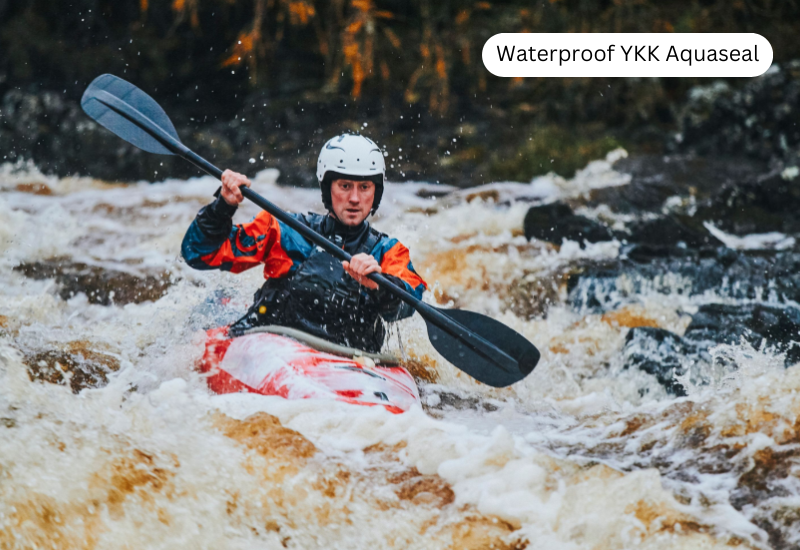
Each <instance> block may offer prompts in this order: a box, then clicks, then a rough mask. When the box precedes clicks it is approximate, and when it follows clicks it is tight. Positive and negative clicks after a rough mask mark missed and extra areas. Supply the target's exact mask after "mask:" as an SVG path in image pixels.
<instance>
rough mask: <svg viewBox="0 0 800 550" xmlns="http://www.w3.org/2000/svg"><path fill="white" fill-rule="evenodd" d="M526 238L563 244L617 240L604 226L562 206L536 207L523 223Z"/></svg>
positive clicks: (529, 212) (526, 215) (566, 206)
mask: <svg viewBox="0 0 800 550" xmlns="http://www.w3.org/2000/svg"><path fill="white" fill-rule="evenodd" d="M523 225H524V230H525V238H527V239H528V240H531V239H534V238H535V239H538V240H540V241H548V242H552V243H555V244H561V242H562V241H563V240H564V239H568V240H570V241H576V242H578V243H581V245H583V242H584V241H588V242H592V243H595V242H600V241H610V240H612V239H613V235H612V234H611V231H610V230H609V229H608V228H607V227H606V226H605V225H603V224H602V223H599V222H596V221H594V220H590V219H589V218H586V217H584V216H578V215H575V214H574V213H573V212H572V209H571V208H570V207H569V206H568V205H566V204H564V203H561V202H554V203H551V204H545V205H542V206H533V207H531V208H530V209H529V210H528V213H527V214H525V221H524V222H523Z"/></svg>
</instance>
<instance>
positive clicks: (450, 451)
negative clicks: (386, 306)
mask: <svg viewBox="0 0 800 550" xmlns="http://www.w3.org/2000/svg"><path fill="white" fill-rule="evenodd" d="M613 154H614V155H619V153H613ZM611 160H613V159H610V160H608V161H598V162H597V163H593V164H592V165H590V167H587V170H586V171H584V172H579V173H578V174H577V175H576V177H575V178H574V179H573V180H563V179H561V178H557V177H549V179H548V178H537V180H535V181H534V182H533V183H532V184H531V185H527V186H526V185H520V184H494V185H493V186H486V187H485V188H478V189H471V190H468V191H458V192H453V193H451V194H450V195H448V196H446V197H442V198H438V199H436V198H430V197H431V196H433V195H435V194H436V193H432V191H436V190H441V188H439V187H436V186H432V185H428V184H424V183H411V184H394V185H391V184H389V185H387V191H386V196H387V198H388V199H389V200H386V201H384V205H383V206H382V207H381V208H382V210H381V213H380V217H379V218H378V219H377V220H376V221H375V224H376V226H377V227H378V228H379V229H380V230H381V231H384V232H386V233H388V234H390V235H392V236H396V237H397V238H399V239H400V240H401V241H402V242H403V243H404V244H406V245H407V246H408V247H409V248H410V249H411V252H412V259H413V261H414V264H415V266H416V267H417V269H418V271H419V272H420V273H421V274H422V275H423V277H424V278H425V279H426V280H427V281H428V282H429V284H430V290H431V291H430V292H429V293H428V294H427V298H426V299H428V300H430V301H435V302H437V303H439V304H442V305H447V304H450V305H454V306H456V307H463V308H468V309H473V310H476V311H481V312H485V313H487V314H490V315H492V316H495V317H496V318H498V319H499V320H501V321H503V322H504V323H506V324H508V325H509V326H511V327H512V328H514V329H515V330H517V331H519V332H520V333H522V334H524V335H525V336H526V337H528V338H529V339H530V340H531V341H532V342H534V343H535V344H536V345H537V346H538V347H539V349H540V350H541V351H542V359H541V362H540V364H539V366H538V367H537V368H536V370H535V371H534V373H533V374H532V375H531V376H529V377H528V378H527V379H526V380H524V381H523V382H521V383H519V384H516V385H515V386H513V387H511V388H505V389H492V388H488V387H485V386H482V385H480V384H478V383H476V382H474V381H473V380H471V379H469V378H468V377H467V376H465V375H464V374H462V373H460V371H458V370H457V369H455V368H453V367H452V366H451V365H449V364H447V363H446V362H445V361H444V360H442V359H441V358H440V357H439V356H438V355H437V354H436V352H435V351H434V350H433V348H432V346H431V345H430V344H429V342H428V341H427V337H426V334H425V329H424V323H423V322H422V321H421V319H419V318H418V317H414V318H411V319H409V320H406V321H403V322H401V323H399V324H398V325H397V326H396V327H393V329H392V333H391V337H390V338H389V343H388V346H389V347H390V348H391V349H392V351H395V352H396V353H400V354H402V355H403V356H404V357H406V358H407V359H408V361H409V368H410V369H411V370H412V372H413V373H414V374H415V375H416V376H417V377H418V381H419V384H420V392H421V394H422V396H423V402H424V410H423V409H419V408H416V409H413V410H411V411H410V412H408V413H405V414H402V415H392V414H390V413H388V412H386V411H385V410H383V409H373V408H366V407H357V406H350V405H346V404H342V403H336V402H327V401H315V400H306V401H286V400H284V399H281V398H278V397H264V396H256V395H243V394H235V395H224V396H215V395H212V394H211V393H210V392H209V391H208V389H207V387H206V385H205V382H204V380H203V378H202V376H201V375H200V374H199V373H198V372H197V371H196V370H195V367H194V365H195V362H196V361H197V359H198V358H199V357H200V355H201V354H202V347H203V332H202V329H203V328H207V327H210V326H214V325H215V324H222V323H225V322H230V321H231V320H232V319H233V318H235V317H236V315H237V314H239V313H240V312H241V311H242V310H243V309H244V308H245V307H246V305H247V304H248V301H249V299H250V296H251V294H252V292H253V291H255V289H257V288H258V286H259V285H260V281H261V280H262V276H261V273H260V272H259V270H257V269H255V270H251V271H248V272H246V273H243V274H240V275H232V274H228V273H216V272H198V271H194V270H192V269H190V268H188V266H186V265H185V264H184V263H183V262H182V260H180V258H179V250H180V242H181V239H182V237H183V234H184V232H185V230H186V228H187V227H188V225H189V223H190V222H191V220H192V218H193V217H194V215H195V214H196V212H197V210H198V209H199V208H200V207H201V206H202V205H204V204H206V203H208V202H209V201H210V200H211V194H212V193H213V192H214V190H215V189H216V187H217V182H216V181H215V180H212V179H210V178H199V179H193V180H189V181H175V180H168V181H165V182H163V183H161V184H158V185H150V184H147V183H141V184H135V185H109V184H106V183H103V182H98V181H95V180H91V179H88V178H62V179H58V178H50V177H46V176H43V175H42V174H41V173H39V172H38V171H36V169H35V168H34V167H32V166H29V165H22V164H19V165H16V166H10V165H5V166H3V167H2V169H0V250H2V258H0V281H2V285H0V297H1V298H0V548H9V549H11V548H20V549H22V548H86V549H90V548H104V549H105V548H134V547H136V548H215V549H218V548H230V549H239V548H241V549H245V548H286V547H288V548H385V547H397V548H509V549H510V548H525V547H527V548H537V549H538V548H541V549H589V548H591V549H617V548H619V549H622V548H647V549H661V548H663V549H667V548H670V549H673V548H692V549H694V548H704V549H705V548H709V549H711V548H725V547H738V548H777V547H780V548H792V547H796V546H797V545H798V544H800V528H799V527H798V525H800V521H798V520H800V479H798V466H797V457H798V456H800V422H798V421H797V418H798V413H800V397H798V393H797V390H798V389H800V374H798V372H799V371H798V369H797V368H796V367H790V368H788V369H787V368H784V366H783V357H781V356H780V355H778V354H776V353H774V352H772V351H771V350H767V349H760V350H757V349H754V348H752V347H750V346H749V345H748V344H745V343H742V344H740V345H727V346H718V347H716V348H714V349H712V350H711V360H710V364H709V365H707V366H706V368H705V370H704V371H703V376H702V377H698V376H696V375H692V373H691V372H689V371H687V373H686V374H685V375H684V376H685V378H684V379H682V380H680V381H681V382H682V383H683V385H684V386H685V387H686V388H687V390H688V396H687V397H682V398H674V397H672V396H669V395H667V394H666V392H665V391H664V389H663V388H662V386H661V385H659V384H658V382H657V381H656V380H655V378H654V377H653V376H651V375H648V374H645V373H643V372H639V371H633V370H628V369H625V368H624V366H623V362H622V358H621V350H622V346H623V343H624V339H625V335H626V333H627V331H628V329H629V328H630V327H633V326H651V327H660V328H665V329H668V330H670V331H672V332H675V333H678V334H682V332H683V331H684V330H685V329H686V326H687V324H688V320H687V319H688V318H687V316H686V312H687V311H690V310H691V308H692V307H693V306H695V305H696V304H697V303H700V302H699V300H702V299H703V298H702V297H697V298H690V297H688V293H677V292H675V293H668V292H664V291H663V289H662V291H661V292H650V291H648V290H647V289H635V290H633V291H632V292H636V293H637V298H638V300H637V301H636V303H635V304H631V305H627V306H624V307H621V308H620V309H618V310H616V311H612V312H607V313H605V314H599V313H592V312H585V311H579V310H576V309H573V308H571V307H570V306H568V305H567V304H566V303H565V284H566V277H567V276H568V275H569V273H571V272H572V271H573V270H575V269H578V268H580V266H581V265H585V264H586V263H590V262H600V261H603V260H608V259H614V258H616V257H617V255H618V254H619V245H618V243H615V242H612V243H599V244H594V245H588V246H586V247H585V248H581V247H580V246H578V244H577V243H570V242H565V243H563V244H562V245H561V246H558V247H557V246H552V245H549V244H546V243H542V242H536V241H534V242H528V241H527V240H526V239H525V238H524V237H523V236H522V232H521V228H522V219H523V217H524V215H525V212H526V211H527V208H528V203H526V202H523V201H520V200H517V199H519V198H521V197H526V198H536V199H542V198H546V197H548V196H550V197H555V196H559V197H563V196H569V195H570V194H571V193H579V192H584V191H586V190H587V189H591V188H592V186H599V185H624V184H625V183H626V179H625V178H624V177H623V175H621V174H617V173H615V172H614V171H613V170H612V168H611V162H610V161H611ZM276 176H277V173H276V172H275V171H265V172H262V173H261V174H259V177H257V178H255V179H254V189H255V190H256V191H258V192H259V193H262V194H264V195H265V196H266V197H267V198H268V199H269V200H272V201H274V202H276V203H277V204H279V205H280V206H282V207H286V208H290V209H291V210H294V211H305V210H311V209H318V208H319V205H318V204H317V203H318V201H319V194H318V192H316V191H313V190H303V189H291V188H280V187H278V186H277V185H276V184H275V179H276ZM426 197H427V198H426ZM256 212H257V210H255V208H254V207H253V206H252V205H249V204H243V205H242V206H241V207H240V212H238V213H237V215H236V218H235V219H236V220H237V221H244V220H246V219H248V218H249V217H252V216H253V215H254V214H255V213H256ZM680 284H690V282H688V283H687V282H685V281H683V282H681V283H680ZM219 296H225V297H226V298H229V299H230V301H228V302H227V305H225V306H221V305H219V304H220V302H219V300H218V299H216V298H215V297H219ZM693 300H698V301H697V302H696V301H693Z"/></svg>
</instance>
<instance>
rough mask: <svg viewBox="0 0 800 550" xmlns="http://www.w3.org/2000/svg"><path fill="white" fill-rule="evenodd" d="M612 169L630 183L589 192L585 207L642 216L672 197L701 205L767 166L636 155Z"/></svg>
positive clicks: (658, 210) (728, 160)
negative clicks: (595, 207) (725, 188)
mask: <svg viewBox="0 0 800 550" xmlns="http://www.w3.org/2000/svg"><path fill="white" fill-rule="evenodd" d="M614 170H616V171H617V172H621V173H623V174H628V175H629V176H630V178H631V179H630V182H629V183H628V184H627V185H620V186H615V187H603V188H600V189H595V190H593V191H592V192H591V193H590V195H589V198H588V201H587V205H588V206H600V205H606V206H608V207H609V208H611V210H613V211H615V212H619V213H623V214H634V215H642V214H645V213H651V214H661V213H662V211H663V208H664V206H665V203H666V202H667V200H668V199H671V198H673V197H685V198H686V199H688V200H689V201H690V202H702V201H704V200H707V199H709V198H711V197H713V196H715V195H716V194H717V193H718V192H719V190H720V189H721V188H722V187H724V186H726V185H735V184H737V183H739V182H746V181H754V180H755V179H756V178H757V177H758V176H760V175H761V174H764V173H765V172H766V171H767V166H766V164H764V163H761V162H758V161H753V160H749V159H739V158H717V157H712V158H703V157H697V156H692V155H638V156H630V157H627V158H623V159H620V160H618V161H617V162H616V163H614Z"/></svg>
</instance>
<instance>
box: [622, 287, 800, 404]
mask: <svg viewBox="0 0 800 550" xmlns="http://www.w3.org/2000/svg"><path fill="white" fill-rule="evenodd" d="M743 339H744V340H745V341H746V342H748V343H749V344H750V345H752V346H753V347H754V348H757V349H766V348H769V349H771V350H773V351H775V352H777V353H783V354H784V355H785V365H786V366H787V367H789V366H791V365H794V364H796V363H798V362H800V309H798V308H796V307H791V306H782V305H768V304H758V303H756V304H718V303H717V304H706V305H703V306H700V308H699V309H698V311H697V313H695V314H694V315H692V322H691V323H690V324H689V326H688V327H687V329H686V332H685V333H684V335H683V337H681V336H678V335H677V334H674V333H672V332H669V331H667V330H664V329H660V328H652V327H636V328H632V329H631V330H630V331H628V334H627V336H626V338H625V346H624V348H623V357H624V361H625V368H626V369H639V370H641V371H644V372H646V373H648V374H652V375H653V376H655V377H656V379H657V380H658V382H659V383H660V384H661V385H662V386H663V387H664V389H665V390H666V391H667V393H670V394H672V395H677V396H681V395H686V389H685V388H684V387H683V385H682V384H681V383H680V382H679V381H678V380H677V379H676V376H682V375H684V374H685V373H686V371H687V370H688V369H690V368H691V367H692V366H694V365H699V364H703V363H706V364H708V363H710V361H711V355H710V353H709V350H710V349H711V348H713V347H714V346H717V345H720V344H734V345H735V344H738V343H740V342H741V341H742V340H743Z"/></svg>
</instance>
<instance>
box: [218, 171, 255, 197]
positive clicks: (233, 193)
mask: <svg viewBox="0 0 800 550" xmlns="http://www.w3.org/2000/svg"><path fill="white" fill-rule="evenodd" d="M242 185H246V186H247V187H250V180H249V179H247V176H245V175H243V174H239V173H237V172H234V171H232V170H225V171H224V172H223V173H222V198H223V199H224V200H225V202H227V203H228V204H230V205H231V206H237V205H238V204H239V203H240V202H242V201H243V200H244V196H242V192H241V191H240V190H239V187H241V186H242Z"/></svg>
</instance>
